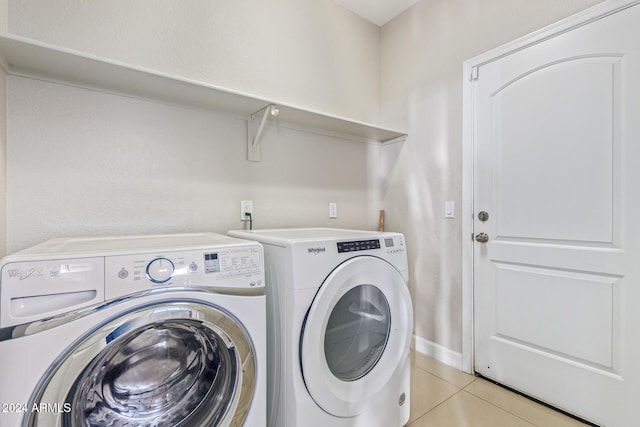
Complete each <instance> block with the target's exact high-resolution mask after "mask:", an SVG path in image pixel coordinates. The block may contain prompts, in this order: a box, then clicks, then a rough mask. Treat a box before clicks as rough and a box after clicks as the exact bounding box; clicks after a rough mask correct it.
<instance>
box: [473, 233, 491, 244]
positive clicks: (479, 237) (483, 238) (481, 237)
mask: <svg viewBox="0 0 640 427" xmlns="http://www.w3.org/2000/svg"><path fill="white" fill-rule="evenodd" d="M488 241H489V235H488V234H487V233H478V234H476V242H480V243H487V242H488Z"/></svg>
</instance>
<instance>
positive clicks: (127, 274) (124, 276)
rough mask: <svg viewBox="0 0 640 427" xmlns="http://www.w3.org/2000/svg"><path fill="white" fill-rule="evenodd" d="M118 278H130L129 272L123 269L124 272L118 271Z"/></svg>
mask: <svg viewBox="0 0 640 427" xmlns="http://www.w3.org/2000/svg"><path fill="white" fill-rule="evenodd" d="M118 277H119V278H121V279H126V278H127V277H129V272H128V271H127V270H125V269H124V268H123V269H122V270H120V271H118Z"/></svg>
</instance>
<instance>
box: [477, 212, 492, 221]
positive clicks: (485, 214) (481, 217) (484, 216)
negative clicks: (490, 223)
mask: <svg viewBox="0 0 640 427" xmlns="http://www.w3.org/2000/svg"><path fill="white" fill-rule="evenodd" d="M478 219H479V220H480V221H482V222H485V221H486V220H488V219H489V212H487V211H480V212H478Z"/></svg>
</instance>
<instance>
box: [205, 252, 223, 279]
mask: <svg viewBox="0 0 640 427" xmlns="http://www.w3.org/2000/svg"><path fill="white" fill-rule="evenodd" d="M204 272H205V273H207V274H208V273H219V272H220V260H219V259H218V253H217V252H212V253H209V254H204Z"/></svg>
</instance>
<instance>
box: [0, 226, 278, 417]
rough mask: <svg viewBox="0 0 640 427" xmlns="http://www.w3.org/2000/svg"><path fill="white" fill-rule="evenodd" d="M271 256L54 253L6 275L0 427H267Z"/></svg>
mask: <svg viewBox="0 0 640 427" xmlns="http://www.w3.org/2000/svg"><path fill="white" fill-rule="evenodd" d="M263 265H264V264H263V250H262V246H261V245H260V244H259V243H256V242H248V241H242V240H240V239H234V238H231V237H227V236H220V235H217V234H213V233H193V234H174V235H154V236H128V237H109V238H95V239H88V238H84V239H75V238H74V239H53V240H50V241H47V242H44V243H42V244H40V245H36V246H34V247H32V248H29V249H26V250H24V251H21V252H18V253H16V254H14V255H10V256H7V257H5V258H4V259H3V260H2V261H1V263H0V269H1V276H0V378H2V381H0V404H1V405H2V408H0V409H1V411H0V425H2V426H23V427H26V426H37V427H43V426H66V427H76V426H106V425H111V426H120V427H124V426H175V425H180V426H190V427H195V426H197V427H201V426H242V425H245V426H250V427H254V426H255V427H262V426H264V425H265V424H266V328H265V295H264V270H263Z"/></svg>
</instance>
